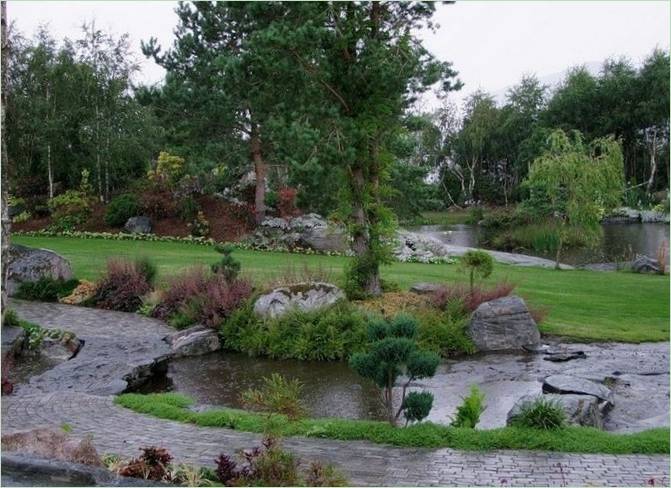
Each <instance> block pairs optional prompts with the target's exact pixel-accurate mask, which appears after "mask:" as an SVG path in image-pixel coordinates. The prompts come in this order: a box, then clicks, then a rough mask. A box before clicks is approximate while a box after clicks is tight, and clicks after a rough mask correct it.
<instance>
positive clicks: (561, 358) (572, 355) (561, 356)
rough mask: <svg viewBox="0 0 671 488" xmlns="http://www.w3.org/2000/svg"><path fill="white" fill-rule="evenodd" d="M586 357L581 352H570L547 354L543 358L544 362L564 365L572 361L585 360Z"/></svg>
mask: <svg viewBox="0 0 671 488" xmlns="http://www.w3.org/2000/svg"><path fill="white" fill-rule="evenodd" d="M586 357H587V355H586V354H585V353H584V352H583V351H572V352H549V353H546V356H545V357H544V358H543V360H544V361H551V362H553V363H564V362H566V361H571V360H573V359H585V358H586Z"/></svg>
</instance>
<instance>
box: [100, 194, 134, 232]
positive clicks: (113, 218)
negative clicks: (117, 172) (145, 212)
mask: <svg viewBox="0 0 671 488" xmlns="http://www.w3.org/2000/svg"><path fill="white" fill-rule="evenodd" d="M140 210H141V207H140V202H139V200H138V198H137V197H136V196H135V195H133V194H131V193H125V194H123V195H119V196H118V197H115V198H113V199H112V201H111V202H110V203H109V205H108V206H107V212H106V213H105V223H106V224H107V225H111V226H113V227H121V226H122V225H124V224H125V223H126V221H128V219H130V218H131V217H136V216H137V215H138V214H139V213H140Z"/></svg>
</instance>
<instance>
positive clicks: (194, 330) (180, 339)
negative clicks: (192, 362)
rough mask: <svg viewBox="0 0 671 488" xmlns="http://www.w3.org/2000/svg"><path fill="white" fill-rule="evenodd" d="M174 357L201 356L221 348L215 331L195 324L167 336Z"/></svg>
mask: <svg viewBox="0 0 671 488" xmlns="http://www.w3.org/2000/svg"><path fill="white" fill-rule="evenodd" d="M169 344H170V346H171V348H172V354H173V356H174V357H178V358H179V357H185V356H201V355H203V354H207V353H209V352H213V351H218V350H219V349H220V348H221V343H220V342H219V336H218V334H217V331H216V330H214V329H210V328H208V327H205V326H204V325H196V326H194V327H189V328H188V329H186V330H183V331H180V332H177V333H176V334H173V335H172V336H170V337H169Z"/></svg>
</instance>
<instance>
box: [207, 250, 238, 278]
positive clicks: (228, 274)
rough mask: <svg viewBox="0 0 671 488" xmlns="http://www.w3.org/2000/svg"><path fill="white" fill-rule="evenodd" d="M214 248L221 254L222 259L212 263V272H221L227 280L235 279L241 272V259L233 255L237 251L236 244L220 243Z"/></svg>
mask: <svg viewBox="0 0 671 488" xmlns="http://www.w3.org/2000/svg"><path fill="white" fill-rule="evenodd" d="M214 249H215V250H216V251H217V252H218V253H219V254H221V261H219V262H218V263H215V264H213V265H212V272H213V273H220V274H221V275H222V276H223V277H224V279H225V280H226V281H229V282H230V281H233V280H235V278H237V276H238V274H239V273H240V261H238V260H236V259H235V258H234V257H233V256H232V255H231V254H233V251H235V246H233V245H232V244H218V245H217V246H215V248H214Z"/></svg>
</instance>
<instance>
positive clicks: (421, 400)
mask: <svg viewBox="0 0 671 488" xmlns="http://www.w3.org/2000/svg"><path fill="white" fill-rule="evenodd" d="M432 407H433V395H432V394H431V393H429V392H428V391H411V392H410V393H408V395H407V396H406V397H405V399H404V400H403V405H402V406H401V410H403V416H404V417H405V423H406V425H407V424H408V422H419V421H420V420H422V419H425V418H426V417H428V416H429V412H431V408H432Z"/></svg>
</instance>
